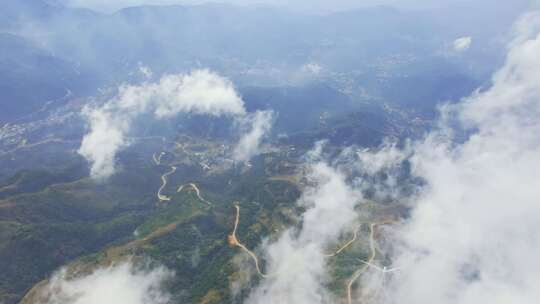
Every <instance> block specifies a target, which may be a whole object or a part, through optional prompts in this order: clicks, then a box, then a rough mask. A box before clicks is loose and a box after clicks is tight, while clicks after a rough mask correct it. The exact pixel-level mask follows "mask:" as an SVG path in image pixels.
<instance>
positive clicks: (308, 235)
mask: <svg viewBox="0 0 540 304" xmlns="http://www.w3.org/2000/svg"><path fill="white" fill-rule="evenodd" d="M311 171H312V172H311V173H310V175H309V176H308V179H309V180H310V182H311V183H312V186H311V187H309V188H308V189H306V190H305V191H304V193H303V195H302V197H301V198H300V200H299V202H298V203H299V204H300V205H301V206H303V207H305V208H306V209H307V210H306V212H305V213H304V214H303V216H302V226H301V227H300V228H299V230H296V229H294V228H291V229H289V230H287V231H286V232H284V233H283V234H282V235H281V237H280V238H279V239H278V240H277V241H276V242H274V243H271V244H268V245H267V246H265V248H264V250H265V253H266V258H267V261H268V270H267V272H268V273H269V274H270V276H269V277H268V278H266V279H264V280H263V281H262V282H261V284H260V285H259V286H258V287H256V288H255V289H254V290H253V291H252V292H251V294H250V296H249V298H248V300H247V303H250V304H270V303H295V304H302V303H306V304H307V303H309V304H317V303H333V302H334V301H333V300H332V295H331V293H329V292H327V290H326V288H325V287H324V285H323V284H324V282H326V281H327V279H328V277H327V276H326V275H327V272H328V269H327V265H326V259H327V258H326V257H325V253H326V251H325V250H327V248H328V247H329V245H330V244H332V243H333V242H334V241H335V240H336V239H338V238H339V236H340V235H341V234H342V233H343V232H345V231H349V230H350V228H351V227H352V224H353V222H354V220H355V212H354V207H355V205H356V204H357V203H358V202H359V200H360V193H358V192H356V191H354V190H352V189H351V188H350V187H349V186H348V185H347V183H346V181H345V176H344V175H343V174H341V173H340V172H339V171H338V170H336V169H333V168H332V167H330V166H329V165H327V164H326V163H324V162H318V163H315V164H313V165H311Z"/></svg>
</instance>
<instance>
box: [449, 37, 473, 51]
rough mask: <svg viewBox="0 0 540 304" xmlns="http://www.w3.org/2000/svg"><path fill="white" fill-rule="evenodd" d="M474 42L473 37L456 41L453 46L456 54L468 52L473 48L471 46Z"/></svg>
mask: <svg viewBox="0 0 540 304" xmlns="http://www.w3.org/2000/svg"><path fill="white" fill-rule="evenodd" d="M472 42H473V39H472V37H461V38H458V39H456V40H454V43H453V46H454V51H456V52H464V51H466V50H468V49H469V48H470V47H471V44H472Z"/></svg>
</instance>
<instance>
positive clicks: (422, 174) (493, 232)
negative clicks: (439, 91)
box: [248, 12, 540, 304]
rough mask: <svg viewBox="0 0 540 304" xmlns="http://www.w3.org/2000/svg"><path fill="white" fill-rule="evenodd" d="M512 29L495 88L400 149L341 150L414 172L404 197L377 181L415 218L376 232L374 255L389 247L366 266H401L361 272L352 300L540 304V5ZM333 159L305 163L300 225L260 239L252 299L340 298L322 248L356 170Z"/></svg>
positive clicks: (345, 211) (370, 168) (339, 222)
mask: <svg viewBox="0 0 540 304" xmlns="http://www.w3.org/2000/svg"><path fill="white" fill-rule="evenodd" d="M514 35H515V36H514V39H513V40H512V42H511V43H509V47H508V56H507V59H506V63H505V64H504V66H503V67H502V68H501V69H500V70H499V71H498V72H497V73H496V74H495V75H494V76H493V79H492V84H491V86H490V87H489V88H487V89H485V90H479V91H477V92H475V93H473V94H472V95H471V96H470V97H468V98H465V99H464V100H462V101H461V102H460V103H458V104H455V105H449V106H446V107H444V108H443V109H442V114H443V115H442V119H441V121H440V122H439V126H438V127H437V128H436V129H435V130H434V131H432V132H430V133H429V134H427V136H426V138H425V139H424V140H421V141H418V142H414V143H411V144H410V145H407V148H406V149H405V150H400V149H398V148H397V147H396V146H395V145H387V146H386V147H384V148H382V149H381V150H380V151H379V152H373V151H360V152H359V153H357V154H356V155H355V156H354V157H350V158H347V157H348V155H347V153H344V154H343V155H344V156H347V157H344V159H346V160H347V161H349V164H350V166H349V167H350V168H352V170H356V169H358V168H359V169H361V170H362V171H363V174H366V175H367V176H370V175H378V174H379V173H381V172H385V174H397V172H398V171H399V170H396V167H398V166H400V164H404V162H407V163H408V165H407V166H408V167H409V166H410V168H411V171H412V173H411V174H412V178H414V179H416V180H422V183H418V184H417V187H418V191H417V192H413V193H412V194H409V195H412V196H407V195H404V194H403V193H401V192H400V191H395V189H392V188H398V187H400V185H399V183H396V182H390V183H387V184H385V186H384V187H382V188H381V191H389V192H392V193H391V195H390V196H391V197H394V198H396V199H399V198H400V197H401V198H402V199H404V200H410V201H411V207H412V208H413V209H412V214H411V217H410V218H409V219H407V220H406V221H405V222H404V223H403V224H401V225H399V226H397V227H395V228H394V229H393V230H392V231H391V233H388V234H387V235H386V237H387V239H386V241H385V242H383V240H382V239H379V241H380V244H379V245H380V247H381V253H388V255H386V257H384V255H383V254H379V255H378V256H379V257H378V258H377V260H375V261H374V262H375V263H376V264H379V265H381V266H382V265H385V264H387V263H388V261H392V263H393V266H395V267H400V268H399V271H396V272H392V273H388V274H385V275H384V277H383V278H381V276H382V275H381V272H380V271H369V272H367V273H366V275H365V276H364V277H363V278H362V282H361V284H360V288H359V289H360V290H358V292H357V294H356V297H357V298H356V300H357V301H358V302H362V303H392V304H393V303H406V304H408V303H411V304H412V303H415V304H416V303H439V304H456V303H457V304H477V303H526V304H528V303H537V302H538V298H539V297H540V289H539V288H538V286H539V285H540V276H539V275H538V274H539V273H540V263H538V257H539V256H540V203H539V201H538V200H539V198H540V119H538V117H540V56H539V55H538V54H540V12H535V13H529V14H527V15H525V16H524V17H522V18H521V19H520V21H519V22H518V23H517V24H516V26H515V33H514ZM456 134H459V135H460V136H459V137H457V136H456ZM463 135H465V136H466V137H465V138H466V139H465V140H463V139H461V140H458V138H462V137H463ZM319 151H320V149H319ZM349 152H350V151H349ZM315 154H320V153H315ZM349 154H350V153H349ZM343 155H342V156H343ZM310 156H311V157H310V159H317V157H313V155H310ZM316 156H317V155H316ZM334 167H335V166H329V165H327V164H325V163H317V164H315V165H312V171H313V172H312V174H311V176H310V178H311V180H314V181H316V182H315V183H311V185H312V186H311V187H310V188H308V189H307V190H306V192H305V193H304V194H303V197H302V199H301V200H300V201H299V203H300V204H301V205H303V206H305V207H306V209H307V211H306V212H305V213H304V214H303V216H302V220H303V222H302V225H301V227H300V228H299V229H294V228H291V229H289V230H288V231H286V232H285V233H283V234H282V235H281V237H280V238H279V239H278V240H277V241H276V242H273V243H270V244H266V245H263V249H264V252H265V254H266V259H267V261H268V270H267V272H268V273H269V277H268V278H264V279H263V280H262V281H261V283H260V284H259V285H258V286H257V287H256V288H255V289H254V290H253V291H252V292H251V294H250V296H249V297H248V303H257V304H263V303H336V302H339V301H340V300H339V299H333V298H332V295H331V293H330V292H328V291H327V290H326V288H325V283H326V282H327V279H328V277H327V275H328V269H327V266H326V263H325V258H324V255H323V251H324V248H325V247H326V246H328V244H329V242H331V241H332V240H335V239H337V238H338V237H339V235H340V233H342V232H343V231H344V230H345V229H347V227H350V226H351V225H352V224H353V223H354V220H355V217H356V215H355V214H354V204H355V203H354V202H355V198H356V199H358V198H361V195H360V194H358V192H359V191H361V190H362V189H363V187H362V186H361V185H362V182H361V180H362V179H363V178H361V179H359V180H360V183H354V186H351V185H350V183H348V182H347V180H349V179H347V178H345V176H346V174H344V173H343V172H342V171H341V170H338V169H335V168H334ZM355 168H356V169H355ZM355 189H358V191H355ZM396 193H397V194H396ZM381 256H383V258H381ZM386 258H389V259H386ZM387 265H388V264H387ZM388 266H389V265H388ZM367 295H370V296H369V297H368V296H367Z"/></svg>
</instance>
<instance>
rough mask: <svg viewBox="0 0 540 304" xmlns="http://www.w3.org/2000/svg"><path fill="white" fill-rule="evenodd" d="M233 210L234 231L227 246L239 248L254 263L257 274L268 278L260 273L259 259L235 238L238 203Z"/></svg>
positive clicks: (238, 219) (238, 214) (237, 221)
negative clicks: (234, 214) (234, 216)
mask: <svg viewBox="0 0 540 304" xmlns="http://www.w3.org/2000/svg"><path fill="white" fill-rule="evenodd" d="M234 208H236V219H235V221H234V229H233V232H232V234H231V235H229V244H230V245H231V246H236V247H240V248H241V249H242V250H243V251H244V252H245V253H247V254H248V255H249V256H250V257H251V259H252V260H253V262H255V268H256V269H257V273H258V274H259V275H260V276H261V277H263V278H268V277H270V276H271V275H268V274H265V273H263V272H262V271H261V268H260V266H259V259H258V258H257V255H255V253H253V252H252V251H251V250H249V249H248V248H247V247H246V246H245V245H244V244H242V243H240V241H239V240H238V238H237V237H236V229H237V228H238V223H239V222H240V206H239V205H238V202H236V203H235V204H234Z"/></svg>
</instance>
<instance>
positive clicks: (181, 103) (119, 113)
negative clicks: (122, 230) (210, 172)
mask: <svg viewBox="0 0 540 304" xmlns="http://www.w3.org/2000/svg"><path fill="white" fill-rule="evenodd" d="M179 113H193V114H205V115H211V116H216V117H217V116H224V115H226V116H232V117H236V119H239V120H242V121H245V120H246V119H247V118H245V116H246V115H247V113H246V111H245V109H244V102H243V101H242V99H241V98H240V96H239V94H238V93H237V92H236V90H235V88H234V86H233V84H232V83H231V82H230V81H229V80H227V79H225V78H222V77H220V76H219V75H217V74H215V73H212V72H210V71H208V70H196V71H193V72H192V73H190V74H187V75H166V76H163V77H162V78H161V79H160V80H159V81H158V82H156V83H147V82H145V83H143V84H141V85H124V86H121V87H120V89H119V92H118V95H117V96H116V97H114V98H113V99H111V100H110V101H108V102H107V103H106V104H104V105H103V106H101V107H97V108H92V107H86V108H84V110H83V116H84V117H85V118H86V119H87V121H88V123H89V125H90V132H89V133H88V134H86V135H85V136H84V138H83V140H82V144H81V147H80V149H79V153H80V154H81V155H82V156H84V157H85V158H86V159H87V160H88V161H89V162H90V163H91V164H92V168H91V175H92V177H94V178H97V179H103V178H107V177H109V176H110V175H111V174H113V173H114V170H115V162H114V159H115V156H116V153H117V152H118V151H120V150H121V149H122V148H125V147H126V146H127V145H128V144H129V143H128V142H127V140H126V135H127V134H128V133H129V131H130V128H131V125H132V123H133V122H134V120H135V119H136V118H137V117H139V116H140V115H142V114H152V116H153V117H154V118H155V119H157V120H160V119H166V118H170V117H173V116H175V115H177V114H179ZM250 117H251V118H249V122H250V123H251V124H252V127H251V131H250V132H249V133H248V134H247V135H246V136H245V137H244V138H243V139H242V140H241V142H240V146H239V148H238V149H237V150H238V153H239V156H241V157H242V158H243V159H246V158H249V157H251V156H252V155H253V154H254V153H256V152H257V151H258V144H259V143H260V140H261V138H262V137H263V135H264V134H265V133H266V132H267V131H269V130H270V125H269V124H270V120H271V114H270V113H267V112H258V113H256V114H254V115H253V116H250Z"/></svg>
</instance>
